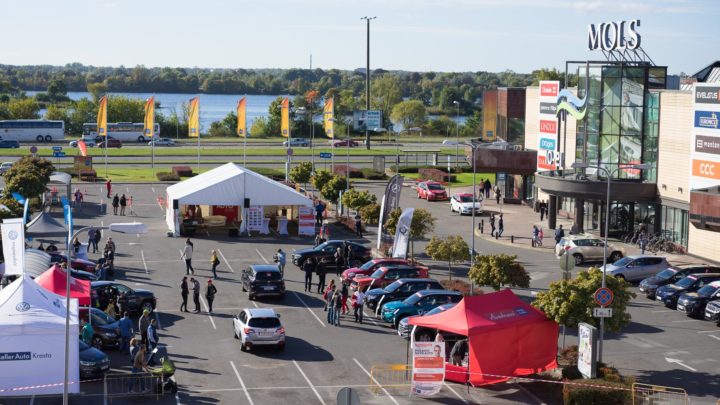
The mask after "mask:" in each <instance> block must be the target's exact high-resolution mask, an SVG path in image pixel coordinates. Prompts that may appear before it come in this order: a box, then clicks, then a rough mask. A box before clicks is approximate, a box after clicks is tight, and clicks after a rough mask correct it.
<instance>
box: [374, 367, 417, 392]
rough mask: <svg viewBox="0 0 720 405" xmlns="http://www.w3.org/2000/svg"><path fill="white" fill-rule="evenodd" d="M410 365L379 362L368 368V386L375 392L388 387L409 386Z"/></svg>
mask: <svg viewBox="0 0 720 405" xmlns="http://www.w3.org/2000/svg"><path fill="white" fill-rule="evenodd" d="M411 379H412V366H409V365H407V364H381V365H377V366H373V367H372V368H371V369H370V386H372V390H373V392H374V393H375V394H378V393H380V392H381V391H382V390H383V389H388V388H409V387H410V381H411Z"/></svg>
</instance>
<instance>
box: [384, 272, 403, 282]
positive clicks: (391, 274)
mask: <svg viewBox="0 0 720 405" xmlns="http://www.w3.org/2000/svg"><path fill="white" fill-rule="evenodd" d="M397 278H400V275H399V274H398V271H397V270H388V272H387V273H385V279H386V280H395V279H397Z"/></svg>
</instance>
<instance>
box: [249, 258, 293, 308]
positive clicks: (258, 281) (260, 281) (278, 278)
mask: <svg viewBox="0 0 720 405" xmlns="http://www.w3.org/2000/svg"><path fill="white" fill-rule="evenodd" d="M240 283H241V284H242V290H243V292H245V291H247V293H248V298H249V299H250V300H254V299H255V298H257V297H279V298H280V299H284V298H285V281H284V280H283V276H282V273H280V267H278V265H276V264H253V265H251V266H249V267H247V268H245V269H243V271H242V274H241V276H240Z"/></svg>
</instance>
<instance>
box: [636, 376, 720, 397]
mask: <svg viewBox="0 0 720 405" xmlns="http://www.w3.org/2000/svg"><path fill="white" fill-rule="evenodd" d="M634 371H636V372H637V373H638V374H637V382H641V383H646V384H647V383H649V384H654V385H664V386H668V387H676V388H682V389H684V390H685V391H687V393H688V395H690V396H694V397H701V398H703V399H711V400H713V401H715V400H717V397H718V393H719V392H720V378H718V376H717V374H708V373H703V372H699V371H692V372H691V371H689V370H685V369H678V368H676V369H674V370H665V371H655V370H649V371H641V370H634ZM668 403H669V401H668ZM677 403H680V401H677ZM713 403H714V402H713Z"/></svg>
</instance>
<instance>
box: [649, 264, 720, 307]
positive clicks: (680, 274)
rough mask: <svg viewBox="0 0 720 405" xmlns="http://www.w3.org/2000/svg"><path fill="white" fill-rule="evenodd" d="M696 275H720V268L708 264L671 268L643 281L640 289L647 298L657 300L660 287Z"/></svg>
mask: <svg viewBox="0 0 720 405" xmlns="http://www.w3.org/2000/svg"><path fill="white" fill-rule="evenodd" d="M694 273H720V267H715V266H709V265H707V264H684V265H679V266H670V267H668V268H667V269H665V270H663V271H661V272H660V273H658V274H657V275H655V276H653V277H648V278H646V279H644V280H643V281H641V282H640V286H639V289H640V292H641V293H643V294H645V296H646V297H648V298H650V299H652V300H655V291H657V289H658V287H661V286H664V285H666V284H672V283H674V282H676V281H680V280H682V279H683V278H684V277H686V276H688V275H690V274H694Z"/></svg>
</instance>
